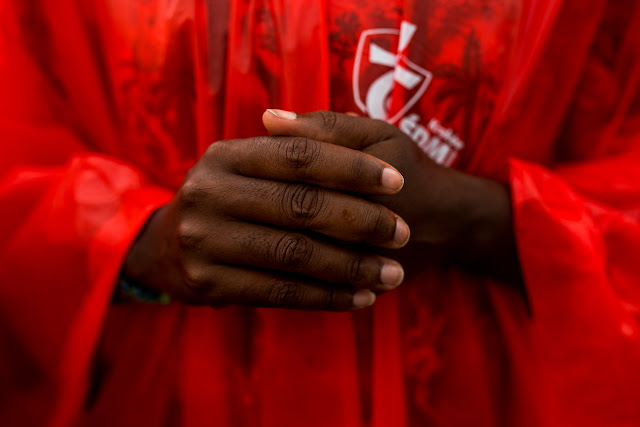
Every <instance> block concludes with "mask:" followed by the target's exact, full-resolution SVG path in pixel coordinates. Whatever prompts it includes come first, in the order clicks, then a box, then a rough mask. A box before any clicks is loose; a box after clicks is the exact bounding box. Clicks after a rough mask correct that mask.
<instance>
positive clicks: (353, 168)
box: [349, 151, 367, 178]
mask: <svg viewBox="0 0 640 427" xmlns="http://www.w3.org/2000/svg"><path fill="white" fill-rule="evenodd" d="M355 154H356V155H355V156H353V158H352V160H351V163H350V165H349V171H350V172H351V175H352V176H354V177H357V178H362V177H363V176H365V170H366V166H367V164H366V163H365V156H366V155H365V154H363V153H361V152H359V151H355Z"/></svg>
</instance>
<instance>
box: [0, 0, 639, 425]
mask: <svg viewBox="0 0 640 427" xmlns="http://www.w3.org/2000/svg"><path fill="white" fill-rule="evenodd" d="M0 29H1V32H0V34H2V36H0V37H1V39H0V94H2V96H0V137H1V138H2V139H1V141H2V143H1V144H0V150H1V151H0V207H1V208H2V212H3V214H2V222H1V223H0V245H1V246H0V343H2V344H1V347H0V424H2V425H54V426H63V425H90V426H100V425H105V426H112V425H136V426H139V425H143V426H147V425H153V426H155V425H185V426H197V425H221V426H231V425H251V426H258V425H259V426H316V425H317V426H375V427H378V426H399V427H402V426H410V425H411V426H424V425H434V426H468V425H474V426H496V425H517V426H538V425H541V426H555V425H557V426H590V425H606V426H614V425H615V426H632V425H640V404H639V403H638V399H637V390H638V384H640V331H639V330H638V328H639V326H640V325H639V323H638V320H639V318H638V317H639V311H638V310H639V304H640V287H639V286H640V266H639V261H640V259H639V257H638V251H639V249H640V4H638V3H637V2H634V1H631V0H616V1H614V0H610V1H604V0H594V1H592V2H589V4H588V5H586V4H585V3H584V2H579V1H577V0H564V1H563V0H537V1H534V0H522V1H516V0H510V1H497V0H494V1H477V2H474V1H464V0H448V1H438V0H424V1H419V0H404V1H403V0H396V1H387V0H377V1H369V0H348V1H346V0H341V1H338V0H309V1H307V0H305V1H304V2H303V1H295V0H233V1H229V0H227V1H225V0H209V1H207V2H198V1H193V0H191V1H190V0H175V1H168V0H145V1H141V0H139V1H131V0H105V1H103V2H89V1H82V0H40V1H35V0H29V1H26V0H5V1H4V2H2V3H1V4H0ZM369 30H379V31H370V32H368V33H367V31H369ZM403 31H404V32H403ZM360 44H362V48H361V49H362V51H361V55H360V62H358V61H357V58H358V52H359V48H358V46H359V45H360ZM374 44H375V45H376V46H377V47H372V46H373V45H374ZM372 51H375V52H374V54H372V53H371V52H372ZM376 52H377V53H376ZM385 52H387V53H388V54H389V55H391V56H389V55H387V54H386V53H385ZM376 55H377V56H376ZM385 61H386V62H385ZM389 61H392V62H394V64H393V65H392V66H391V67H389V65H388V64H389ZM393 67H395V68H393ZM354 69H355V70H356V71H355V72H354V71H353V70H354ZM389 71H393V72H392V73H391V74H387V73H388V72H389ZM352 74H355V76H356V77H355V78H354V77H353V75H352ZM385 76H386V77H385ZM403 76H404V77H403ZM379 79H383V80H379ZM384 79H387V80H384ZM376 82H379V85H378V86H375V85H376ZM389 82H391V84H392V86H389V85H388V84H387V83H389ZM373 87H376V88H378V89H376V90H375V91H373V89H372V88H373ZM386 89H389V90H388V91H386V92H385V90H386ZM423 89H424V90H423ZM421 91H422V92H421ZM370 94H371V96H370V97H369V95H370ZM267 107H279V108H284V109H290V110H294V111H310V110H317V109H333V110H336V111H357V112H360V113H361V114H365V113H366V114H369V115H373V116H374V117H375V116H376V115H378V114H381V113H380V112H381V111H382V112H383V113H384V114H386V118H387V119H389V120H390V121H394V119H395V121H394V124H396V125H398V126H400V127H401V128H403V130H405V131H406V132H408V133H410V135H411V136H412V138H414V139H415V140H416V142H417V143H419V144H420V146H421V147H422V148H423V149H424V150H425V151H426V152H427V153H428V154H429V155H431V156H432V157H433V158H434V159H436V160H438V161H440V162H441V163H444V164H449V165H451V166H452V167H456V168H459V169H461V170H465V171H468V172H471V173H474V174H477V175H482V176H488V177H493V178H495V179H501V180H505V181H507V182H508V183H509V185H510V188H511V192H512V196H513V209H514V214H515V231H516V236H517V242H518V247H519V256H520V260H521V263H522V268H523V274H524V279H525V284H526V290H527V294H528V305H527V303H525V301H524V300H523V298H522V296H521V294H520V293H519V292H518V291H516V290H515V289H512V288H510V287H508V286H506V285H503V284H500V283H496V282H493V281H490V280H488V279H481V278H478V277H472V276H470V275H466V274H463V273H460V272H458V271H453V270H452V271H431V270H428V271H424V272H423V273H422V274H421V275H420V277H418V278H416V279H415V280H413V281H411V282H409V283H405V284H404V285H403V286H401V287H400V288H399V289H398V290H397V291H394V292H391V293H388V294H385V295H383V296H381V297H380V298H379V299H378V302H377V303H376V305H375V307H374V308H373V309H369V310H366V311H363V312H358V313H354V314H351V313H343V314H334V313H307V312H292V311H281V310H254V309H249V308H226V309H221V310H212V309H209V308H195V307H184V306H182V305H180V304H172V305H170V306H168V307H156V306H146V305H142V304H137V303H126V304H116V305H112V303H111V296H112V293H113V290H114V286H115V282H116V277H117V275H118V271H119V269H120V265H121V263H122V260H123V258H124V257H125V253H126V251H127V247H128V246H129V244H130V242H131V241H132V240H133V239H134V238H135V236H136V234H137V233H138V232H139V230H140V228H141V226H142V225H143V224H144V222H145V220H146V219H147V217H148V215H149V214H150V212H152V211H153V210H154V209H155V208H157V207H158V206H161V205H162V204H164V203H166V202H167V201H168V200H170V198H171V196H172V192H173V191H175V189H176V188H177V187H178V186H179V185H180V182H181V180H182V178H183V176H184V174H185V172H186V171H187V170H188V169H189V167H190V166H192V165H193V164H194V162H195V161H196V160H197V159H198V156H199V154H200V153H202V152H203V151H204V149H205V148H206V147H207V145H208V144H209V143H211V142H212V141H215V140H218V139H221V138H230V137H248V136H255V135H259V134H263V133H264V130H263V129H262V126H261V123H260V116H261V113H262V111H263V110H264V109H265V108H267ZM431 119H436V121H435V122H432V121H431ZM420 126H422V127H420ZM438 126H440V127H438ZM449 130H450V131H451V132H453V136H455V138H457V140H456V139H455V138H454V137H453V136H452V133H451V132H450V133H449V134H447V131H449ZM426 135H428V137H427V136H426ZM447 135H448V136H447ZM447 138H448V139H447ZM443 141H444V142H443Z"/></svg>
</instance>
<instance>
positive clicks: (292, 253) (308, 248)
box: [274, 234, 313, 269]
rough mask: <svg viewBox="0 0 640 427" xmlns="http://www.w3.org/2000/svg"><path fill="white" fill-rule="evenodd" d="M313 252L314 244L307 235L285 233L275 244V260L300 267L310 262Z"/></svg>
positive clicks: (282, 263)
mask: <svg viewBox="0 0 640 427" xmlns="http://www.w3.org/2000/svg"><path fill="white" fill-rule="evenodd" d="M312 252H313V246H312V244H311V242H310V241H309V240H307V239H306V238H305V237H303V236H300V235H295V234H285V235H284V236H282V237H281V238H280V240H279V241H278V242H277V244H276V245H275V254H274V256H275V262H276V263H277V264H280V265H285V266H289V267H290V268H293V269H299V268H301V267H303V266H304V265H306V264H308V263H309V260H310V259H311V255H312Z"/></svg>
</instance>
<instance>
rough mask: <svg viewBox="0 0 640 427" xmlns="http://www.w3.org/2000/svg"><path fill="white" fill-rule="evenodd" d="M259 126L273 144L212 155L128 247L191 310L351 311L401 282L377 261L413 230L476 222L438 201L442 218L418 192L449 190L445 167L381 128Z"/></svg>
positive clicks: (446, 232) (132, 265) (310, 117)
mask: <svg viewBox="0 0 640 427" xmlns="http://www.w3.org/2000/svg"><path fill="white" fill-rule="evenodd" d="M263 122H264V124H265V127H266V128H267V130H268V131H269V132H270V133H271V134H272V135H273V136H263V137H255V138H249V139H242V140H228V141H219V142H216V143H214V144H212V145H211V146H210V147H209V149H208V150H207V151H206V153H205V154H204V155H203V156H202V157H201V159H200V160H199V161H198V163H197V164H196V165H195V166H194V167H193V168H192V169H191V171H189V173H188V174H187V177H186V178H185V180H184V182H183V184H182V186H181V188H180V189H179V190H178V192H177V193H176V195H175V197H174V199H173V201H172V202H171V203H169V204H168V205H166V206H164V207H162V208H161V209H159V210H158V211H157V212H156V213H155V214H154V215H153V216H152V218H151V219H150V221H149V223H148V224H147V226H146V227H145V229H144V230H143V232H142V233H141V234H140V236H139V238H138V239H137V241H136V242H135V243H134V244H133V246H132V247H131V249H130V251H129V254H128V257H127V260H126V263H125V266H124V271H125V273H126V274H127V275H128V276H129V277H131V278H132V279H133V280H136V281H138V282H140V283H141V284H143V285H145V286H148V287H151V288H154V289H158V290H163V291H166V292H168V293H170V294H171V295H172V296H173V297H174V298H177V299H179V300H182V301H184V302H187V303H191V304H207V305H211V306H224V305H228V304H238V305H252V306H265V307H283V308H295V309H321V310H350V309H356V308H362V307H366V306H369V305H371V304H373V302H374V301H375V293H374V292H372V291H378V292H379V291H389V290H391V289H393V288H395V287H396V286H398V285H399V284H400V283H401V282H402V280H403V278H404V270H403V268H402V266H401V265H400V263H398V262H397V261H396V260H394V259H391V257H386V256H382V255H380V253H381V249H387V251H385V252H384V253H385V254H393V251H394V250H397V249H399V248H401V247H403V246H405V245H406V244H407V243H408V241H409V236H410V231H409V226H408V225H407V222H409V224H411V226H412V228H413V227H414V224H416V226H417V229H418V230H420V233H419V235H418V236H417V238H418V240H423V241H426V242H430V241H438V242H440V241H442V242H448V241H449V240H455V239H457V238H458V235H459V233H460V231H461V230H463V229H465V228H469V227H470V225H469V224H473V223H475V222H477V220H476V219H475V218H476V216H474V215H471V218H473V220H471V221H466V220H465V221H463V222H464V224H458V222H460V221H457V222H456V221H455V220H452V219H451V212H448V211H450V210H451V209H454V208H455V209H459V208H462V209H465V208H466V207H465V206H464V205H463V204H461V203H460V200H458V199H459V198H458V199H456V200H452V201H450V204H452V207H450V208H449V207H447V203H443V201H441V200H437V201H436V202H437V203H435V204H439V205H443V206H445V209H443V208H442V207H441V206H440V207H437V208H434V206H433V205H434V200H433V198H434V196H431V197H430V199H431V200H422V199H429V197H425V196H421V195H420V194H416V190H415V188H419V185H420V183H424V182H425V181H429V180H431V181H432V183H434V185H431V187H432V190H431V192H433V191H434V190H433V189H437V188H441V187H442V186H438V185H435V182H437V175H438V174H439V173H444V171H445V168H440V167H438V166H437V165H435V164H434V163H433V162H431V161H430V160H428V159H427V158H426V156H424V155H422V153H420V152H419V150H417V148H416V147H415V144H413V142H412V141H411V140H410V139H409V138H408V137H407V136H406V135H404V134H403V133H402V132H400V131H399V130H398V129H396V128H395V127H393V126H391V125H388V124H387V123H385V122H382V121H378V120H371V119H366V118H360V117H352V116H348V115H343V114H336V113H332V112H326V111H325V112H315V113H308V114H303V115H298V116H296V115H295V114H293V113H287V112H282V111H278V110H275V111H271V110H270V111H267V112H265V114H264V116H263ZM416 150H417V151H416ZM385 160H387V161H388V162H389V163H387V161H385ZM392 164H393V165H394V166H397V165H400V166H397V167H398V169H400V170H401V171H402V172H403V174H405V177H410V179H411V181H413V182H410V183H408V185H407V187H409V188H414V190H413V191H412V194H403V193H405V192H406V189H405V190H403V189H402V188H403V186H404V179H403V176H402V175H401V174H400V173H399V172H398V169H396V167H394V166H392ZM455 174H459V173H458V172H455ZM455 174H454V175H453V177H454V178H455V177H458V178H459V176H458V175H455ZM450 178H451V177H449V178H444V179H447V180H449V181H450ZM471 178H473V177H471ZM434 179H435V180H436V181H433V180H434ZM474 180H475V181H477V180H478V179H477V178H473V180H472V181H471V182H475V181H474ZM416 181H419V182H418V183H416ZM455 182H456V181H455V180H454V182H453V183H451V182H450V183H448V185H449V186H451V185H455ZM459 182H460V185H462V186H465V185H466V184H464V182H463V181H460V180H459ZM416 184H417V185H418V187H416ZM467 186H468V185H467ZM471 187H473V185H472V186H471ZM484 187H487V185H486V183H485V185H484ZM484 187H483V186H482V185H481V186H479V187H478V188H484ZM487 188H489V187H487ZM475 191H476V188H473V192H475ZM437 196H438V197H440V198H444V199H451V197H447V196H446V195H442V194H438V195H437ZM475 197H477V195H476V196H475ZM507 209H508V196H507ZM467 214H469V212H467ZM467 216H468V215H467ZM403 218H405V219H407V221H405V219H403ZM425 218H426V219H428V221H425V220H424V219H425ZM438 221H439V222H440V224H437V222H438ZM429 223H431V225H429ZM415 237H416V236H414V238H415ZM389 250H391V251H389Z"/></svg>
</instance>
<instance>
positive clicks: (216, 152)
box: [207, 136, 404, 195]
mask: <svg viewBox="0 0 640 427" xmlns="http://www.w3.org/2000/svg"><path fill="white" fill-rule="evenodd" d="M207 158H210V159H212V161H224V162H225V165H226V166H227V168H229V170H231V171H232V172H234V173H237V174H241V175H245V176H251V177H255V178H266V179H275V180H280V181H295V182H305V183H308V184H316V185H319V186H322V187H326V188H331V189H335V190H343V191H350V192H356V193H362V194H375V195H390V194H395V193H397V192H398V191H400V189H401V188H402V186H403V185H404V178H403V177H402V175H401V174H400V173H399V172H398V171H397V170H396V169H395V168H394V167H393V166H391V165H389V164H388V163H386V162H384V161H382V160H379V159H377V158H376V157H374V156H371V155H369V154H365V153H362V152H360V151H356V150H352V149H348V148H345V147H340V146H337V145H332V144H328V143H325V142H318V141H314V140H312V139H308V138H302V137H270V136H267V137H258V138H251V139H241V140H233V141H221V142H217V143H215V144H212V146H211V147H210V149H209V151H208V153H207Z"/></svg>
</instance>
